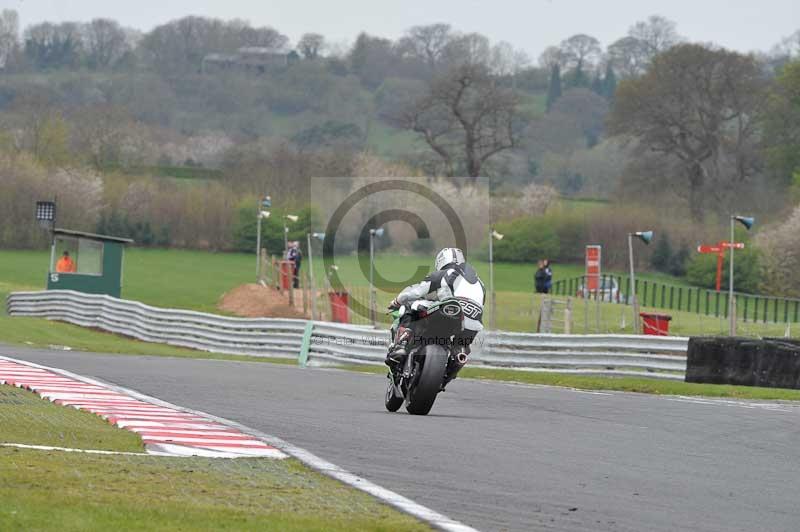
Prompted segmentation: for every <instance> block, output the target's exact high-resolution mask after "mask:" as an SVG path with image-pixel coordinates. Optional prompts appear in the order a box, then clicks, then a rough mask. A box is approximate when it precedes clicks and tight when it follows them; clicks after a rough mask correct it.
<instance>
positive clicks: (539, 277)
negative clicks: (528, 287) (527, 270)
mask: <svg viewBox="0 0 800 532" xmlns="http://www.w3.org/2000/svg"><path fill="white" fill-rule="evenodd" d="M533 282H534V286H535V288H536V293H537V294H545V293H547V292H546V290H547V272H546V271H545V269H544V261H543V260H540V261H539V262H538V263H537V264H536V273H535V274H534V276H533Z"/></svg>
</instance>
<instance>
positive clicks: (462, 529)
mask: <svg viewBox="0 0 800 532" xmlns="http://www.w3.org/2000/svg"><path fill="white" fill-rule="evenodd" d="M2 359H5V360H10V361H14V362H20V363H23V364H26V365H29V366H32V367H36V368H40V369H44V370H48V371H52V372H55V373H58V374H60V375H64V376H65V377H70V378H73V379H77V380H79V381H82V382H86V383H89V384H96V385H98V386H106V387H108V388H110V389H112V390H117V391H118V392H120V393H123V394H127V395H130V396H131V397H135V398H136V399H141V400H142V401H145V402H148V403H151V404H156V405H160V406H164V407H166V408H174V409H176V410H180V411H182V412H186V413H188V414H194V415H196V416H203V417H205V418H207V419H211V420H213V421H216V422H218V423H221V424H223V425H227V426H229V427H233V428H235V429H238V430H240V431H242V432H244V433H245V434H250V435H251V436H255V437H257V438H259V439H261V440H262V441H264V442H265V443H267V444H269V445H272V446H273V447H277V448H278V449H280V450H281V451H283V452H284V453H286V454H288V455H290V456H292V457H294V458H296V459H298V460H300V461H301V462H303V463H304V464H305V465H307V466H308V467H310V468H311V469H314V470H316V471H319V472H320V473H322V474H324V475H327V476H329V477H331V478H335V479H336V480H338V481H340V482H344V483H345V484H347V485H348V486H350V487H353V488H355V489H358V490H361V491H363V492H366V493H368V494H370V495H372V496H373V497H375V498H377V499H379V500H381V501H383V502H385V503H386V504H388V505H390V506H393V507H394V508H397V509H398V510H400V511H402V512H405V513H407V514H409V515H412V516H414V517H416V518H417V519H420V520H422V521H424V522H426V523H428V524H430V525H432V526H434V527H436V528H438V529H440V530H445V531H446V532H478V531H477V529H475V528H472V527H470V526H467V525H465V524H463V523H460V522H458V521H456V520H454V519H450V518H449V517H447V516H446V515H443V514H440V513H438V512H436V511H434V510H431V509H430V508H427V507H425V506H422V505H421V504H418V503H416V502H414V501H412V500H411V499H409V498H407V497H403V496H402V495H400V494H399V493H395V492H393V491H391V490H388V489H386V488H383V487H381V486H379V485H377V484H374V483H372V482H370V481H369V480H367V479H365V478H363V477H359V476H358V475H354V474H353V473H350V472H349V471H347V470H345V469H343V468H341V467H339V466H337V465H335V464H332V463H330V462H328V461H326V460H323V459H322V458H320V457H318V456H316V455H315V454H313V453H311V452H309V451H306V450H305V449H303V448H301V447H297V446H296V445H292V444H291V443H289V442H286V441H284V440H282V439H280V438H276V437H275V436H270V435H268V434H265V433H263V432H261V431H258V430H255V429H252V428H250V427H247V426H245V425H242V424H241V423H237V422H235V421H231V420H230V419H226V418H223V417H219V416H215V415H213V414H208V413H206V412H201V411H199V410H192V409H190V408H184V407H181V406H178V405H174V404H172V403H168V402H167V401H162V400H161V399H157V398H155V397H152V396H150V395H145V394H143V393H140V392H137V391H135V390H131V389H129V388H124V387H122V386H117V385H116V384H110V383H105V382H102V381H100V380H98V379H92V378H90V377H84V376H81V375H77V374H75V373H72V372H70V371H66V370H63V369H57V368H51V367H48V366H43V365H41V364H35V363H33V362H27V361H17V360H16V359H13V358H9V357H4V356H0V360H2ZM161 447H168V446H167V445H162V446H161Z"/></svg>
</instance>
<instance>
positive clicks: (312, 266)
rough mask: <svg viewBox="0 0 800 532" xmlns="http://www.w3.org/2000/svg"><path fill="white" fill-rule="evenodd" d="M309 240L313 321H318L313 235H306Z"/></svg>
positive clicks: (309, 274) (309, 278) (309, 271)
mask: <svg viewBox="0 0 800 532" xmlns="http://www.w3.org/2000/svg"><path fill="white" fill-rule="evenodd" d="M306 238H307V240H308V281H309V284H311V319H312V320H316V319H317V287H316V285H315V284H314V254H313V252H312V251H311V233H306Z"/></svg>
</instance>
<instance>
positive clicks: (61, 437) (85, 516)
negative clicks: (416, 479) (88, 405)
mask: <svg viewBox="0 0 800 532" xmlns="http://www.w3.org/2000/svg"><path fill="white" fill-rule="evenodd" d="M0 427H2V433H1V434H2V436H0V441H2V442H7V443H25V444H31V445H51V446H57V447H70V448H78V449H102V450H109V451H127V452H140V453H143V448H142V444H141V440H140V439H139V437H138V436H137V435H136V434H134V433H132V432H127V431H124V430H122V429H118V428H116V427H114V426H112V425H109V424H108V423H107V422H105V421H104V420H102V419H101V418H99V417H97V416H94V415H92V414H89V413H86V412H81V411H78V410H75V409H72V408H66V407H62V406H57V405H54V404H52V403H50V402H48V401H45V400H43V399H41V398H40V397H38V396H36V395H35V394H33V393H31V392H28V391H25V390H21V389H19V388H14V387H12V386H6V385H2V386H0ZM0 500H2V501H3V503H2V504H0V530H40V531H105V530H142V531H145V530H147V531H150V530H248V531H249V530H276V531H277V530H280V531H284V530H286V531H294V530H297V531H300V530H332V531H345V530H374V531H390V530H428V527H426V526H424V525H423V524H421V523H419V522H417V521H416V520H414V519H413V518H411V517H408V516H406V515H404V514H401V513H400V512H397V511H395V510H393V509H392V508H390V507H388V506H386V505H384V504H382V503H380V502H378V501H377V500H375V499H373V498H372V497H370V496H369V495H367V494H365V493H362V492H360V491H357V490H355V489H352V488H350V487H348V486H346V485H344V484H341V483H339V482H337V481H335V480H332V479H330V478H328V477H325V476H323V475H321V474H318V473H316V472H314V471H312V470H310V469H309V468H307V467H305V466H304V465H302V464H301V463H300V462H298V461H296V460H271V459H263V458H256V459H235V460H234V459H213V458H165V457H154V456H149V455H146V454H141V455H113V456H107V455H94V454H93V455H88V454H78V453H65V452H62V451H41V450H33V449H19V448H10V447H0Z"/></svg>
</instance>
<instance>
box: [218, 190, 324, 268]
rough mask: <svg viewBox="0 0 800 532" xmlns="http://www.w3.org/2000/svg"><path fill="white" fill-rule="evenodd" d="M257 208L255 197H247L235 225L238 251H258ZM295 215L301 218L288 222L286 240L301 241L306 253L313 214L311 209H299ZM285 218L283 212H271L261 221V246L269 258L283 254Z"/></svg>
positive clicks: (235, 247)
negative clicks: (307, 237)
mask: <svg viewBox="0 0 800 532" xmlns="http://www.w3.org/2000/svg"><path fill="white" fill-rule="evenodd" d="M255 206H256V200H255V198H248V199H246V200H244V201H242V202H241V203H240V204H239V207H238V208H237V216H236V221H235V223H234V226H233V245H234V249H236V250H237V251H244V252H252V251H255V249H256V235H257V233H258V219H257V218H256V209H255ZM293 214H294V213H293ZM296 214H297V216H298V217H299V219H298V220H297V222H289V223H288V228H289V233H288V235H287V238H288V240H289V241H292V240H297V241H299V242H300V246H301V247H302V248H303V250H304V252H305V248H306V234H307V233H308V232H310V231H311V229H310V228H311V226H312V216H313V212H312V210H311V209H308V208H305V209H299V210H297V211H296ZM284 216H285V212H284V211H279V210H272V211H271V215H270V217H269V218H264V219H262V220H261V245H262V247H263V248H265V249H266V250H267V253H269V254H270V255H277V256H280V255H283V252H284V238H283V227H284V226H283V220H284Z"/></svg>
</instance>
